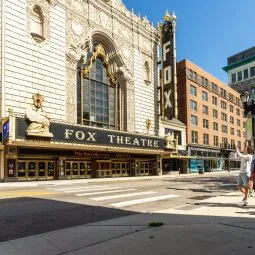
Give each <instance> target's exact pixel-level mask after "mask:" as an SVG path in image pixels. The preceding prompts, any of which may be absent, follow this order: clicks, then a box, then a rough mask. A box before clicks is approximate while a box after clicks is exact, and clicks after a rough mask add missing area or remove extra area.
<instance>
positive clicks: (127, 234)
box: [59, 227, 150, 255]
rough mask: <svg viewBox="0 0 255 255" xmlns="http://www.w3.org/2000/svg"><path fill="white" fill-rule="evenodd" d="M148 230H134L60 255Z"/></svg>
mask: <svg viewBox="0 0 255 255" xmlns="http://www.w3.org/2000/svg"><path fill="white" fill-rule="evenodd" d="M148 228H150V227H145V228H142V229H139V230H134V231H132V232H130V233H126V234H123V235H119V236H116V237H112V238H108V239H105V240H103V241H100V242H96V243H93V244H90V245H87V246H83V247H79V248H77V249H72V250H69V251H67V252H63V253H59V255H64V254H68V253H70V252H74V251H78V250H81V249H86V248H89V247H92V246H95V245H98V244H101V243H106V242H108V241H111V240H114V239H118V238H120V237H124V236H129V235H132V234H135V233H138V232H142V231H144V230H146V229H148Z"/></svg>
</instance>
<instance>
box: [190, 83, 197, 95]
mask: <svg viewBox="0 0 255 255" xmlns="http://www.w3.org/2000/svg"><path fill="white" fill-rule="evenodd" d="M190 94H191V95H192V96H197V88H196V87H194V86H192V85H190Z"/></svg>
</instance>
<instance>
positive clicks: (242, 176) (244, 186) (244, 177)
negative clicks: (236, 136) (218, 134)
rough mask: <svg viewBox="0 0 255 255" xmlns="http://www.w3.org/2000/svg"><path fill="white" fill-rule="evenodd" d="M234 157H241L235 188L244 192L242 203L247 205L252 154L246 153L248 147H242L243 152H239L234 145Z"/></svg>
mask: <svg viewBox="0 0 255 255" xmlns="http://www.w3.org/2000/svg"><path fill="white" fill-rule="evenodd" d="M235 158H240V159H241V166H240V172H239V175H238V179H237V188H238V189H239V190H240V191H241V192H242V193H243V194H244V198H243V205H244V206H247V205H248V202H247V199H248V195H249V179H250V175H251V163H252V155H251V154H249V153H248V147H247V146H245V147H244V153H243V154H242V153H240V151H239V149H238V146H237V147H236V153H235Z"/></svg>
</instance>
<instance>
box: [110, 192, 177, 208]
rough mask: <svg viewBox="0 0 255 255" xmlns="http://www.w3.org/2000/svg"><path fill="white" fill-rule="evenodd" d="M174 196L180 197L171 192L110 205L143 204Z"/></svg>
mask: <svg viewBox="0 0 255 255" xmlns="http://www.w3.org/2000/svg"><path fill="white" fill-rule="evenodd" d="M174 197H178V195H172V194H170V195H163V196H157V197H148V198H142V199H135V200H129V201H124V202H119V203H113V204H110V205H111V206H114V207H124V206H128V205H137V204H141V203H147V202H154V201H158V200H164V199H168V198H174Z"/></svg>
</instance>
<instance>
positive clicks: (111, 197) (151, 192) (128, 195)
mask: <svg viewBox="0 0 255 255" xmlns="http://www.w3.org/2000/svg"><path fill="white" fill-rule="evenodd" d="M155 193H157V192H155V191H146V192H139V193H131V194H122V195H113V196H106V197H93V198H91V200H95V201H102V200H109V199H114V198H122V197H134V196H139V195H149V194H155Z"/></svg>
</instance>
